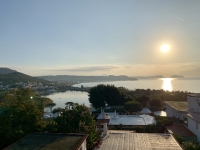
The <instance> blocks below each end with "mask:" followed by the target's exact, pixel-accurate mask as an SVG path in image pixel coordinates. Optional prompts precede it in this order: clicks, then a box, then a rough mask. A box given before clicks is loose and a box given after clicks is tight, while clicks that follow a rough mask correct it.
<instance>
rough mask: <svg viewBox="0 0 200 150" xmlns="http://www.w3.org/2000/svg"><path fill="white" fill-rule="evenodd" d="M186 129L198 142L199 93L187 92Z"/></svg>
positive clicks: (199, 123) (199, 137) (199, 122)
mask: <svg viewBox="0 0 200 150" xmlns="http://www.w3.org/2000/svg"><path fill="white" fill-rule="evenodd" d="M187 103H188V114H187V119H188V129H189V130H190V131H192V132H193V133H194V134H195V135H196V136H197V139H198V141H199V142H200V94H196V93H194V94H188V96H187Z"/></svg>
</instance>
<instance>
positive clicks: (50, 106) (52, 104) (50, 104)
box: [45, 103, 56, 112]
mask: <svg viewBox="0 0 200 150" xmlns="http://www.w3.org/2000/svg"><path fill="white" fill-rule="evenodd" d="M54 106H56V103H49V104H47V105H46V106H45V107H49V108H50V110H51V112H52V108H53V107H54Z"/></svg>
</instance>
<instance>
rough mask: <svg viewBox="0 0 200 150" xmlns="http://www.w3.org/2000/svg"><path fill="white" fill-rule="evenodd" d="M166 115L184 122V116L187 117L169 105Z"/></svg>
mask: <svg viewBox="0 0 200 150" xmlns="http://www.w3.org/2000/svg"><path fill="white" fill-rule="evenodd" d="M166 113H167V116H168V117H173V116H174V117H176V118H178V119H181V120H184V116H185V115H186V113H184V112H179V111H177V110H176V109H174V108H172V107H171V106H169V105H168V104H166Z"/></svg>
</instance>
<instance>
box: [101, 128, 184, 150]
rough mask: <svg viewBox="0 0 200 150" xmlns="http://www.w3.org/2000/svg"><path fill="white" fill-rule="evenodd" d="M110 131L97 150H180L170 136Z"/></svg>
mask: <svg viewBox="0 0 200 150" xmlns="http://www.w3.org/2000/svg"><path fill="white" fill-rule="evenodd" d="M110 131H111V132H109V134H108V136H107V138H106V139H105V140H103V143H102V145H101V146H100V148H99V150H125V149H126V150H161V149H163V150H182V148H181V146H180V145H179V144H178V143H177V142H176V140H175V139H174V137H173V136H172V135H170V134H167V135H166V134H157V133H128V132H124V133H122V132H112V130H110Z"/></svg>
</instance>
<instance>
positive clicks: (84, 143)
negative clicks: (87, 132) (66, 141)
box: [79, 140, 87, 150]
mask: <svg viewBox="0 0 200 150" xmlns="http://www.w3.org/2000/svg"><path fill="white" fill-rule="evenodd" d="M79 150H87V143H86V140H85V141H84V142H83V143H82V145H81V147H80V148H79Z"/></svg>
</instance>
